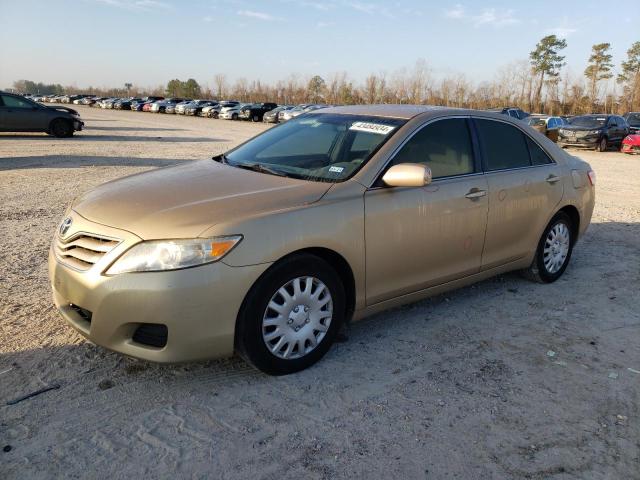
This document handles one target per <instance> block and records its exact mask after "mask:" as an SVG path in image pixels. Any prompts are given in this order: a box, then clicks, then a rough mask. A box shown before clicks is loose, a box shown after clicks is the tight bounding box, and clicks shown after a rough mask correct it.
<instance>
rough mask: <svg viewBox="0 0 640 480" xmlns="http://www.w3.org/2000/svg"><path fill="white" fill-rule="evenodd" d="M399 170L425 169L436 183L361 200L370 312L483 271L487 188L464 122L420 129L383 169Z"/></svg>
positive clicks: (380, 191)
mask: <svg viewBox="0 0 640 480" xmlns="http://www.w3.org/2000/svg"><path fill="white" fill-rule="evenodd" d="M400 163H425V164H426V165H428V166H429V167H430V168H431V170H432V175H433V181H432V182H431V184H429V185H427V186H425V187H413V188H409V187H406V188H399V187H395V188H389V187H385V186H384V185H383V184H382V183H381V182H380V181H378V183H376V184H374V187H373V188H371V189H369V190H368V191H367V192H366V193H365V244H366V291H367V303H368V304H375V303H378V302H381V301H384V300H387V299H391V298H394V297H397V296H400V295H403V294H407V293H411V292H415V291H418V290H421V289H424V288H428V287H430V286H434V285H438V284H442V283H445V282H448V281H451V280H454V279H457V278H461V277H464V276H467V275H471V274H474V273H477V272H478V271H479V269H480V261H481V255H482V248H483V243H484V235H485V228H486V221H487V210H488V207H487V205H488V202H487V196H486V194H487V183H486V180H485V178H484V175H482V173H481V171H480V165H479V162H477V157H476V152H475V151H474V148H473V142H472V137H471V135H470V128H469V124H468V119H466V118H447V119H440V120H436V121H434V122H433V123H430V124H428V125H426V126H423V127H421V129H419V130H418V131H417V132H416V133H415V134H414V135H413V136H412V137H411V138H410V139H409V140H408V141H406V142H405V143H404V145H403V146H402V147H401V148H400V149H399V150H398V152H397V153H396V154H395V155H394V156H393V158H392V159H391V161H390V162H389V164H388V165H387V168H389V167H391V166H392V165H396V164H400Z"/></svg>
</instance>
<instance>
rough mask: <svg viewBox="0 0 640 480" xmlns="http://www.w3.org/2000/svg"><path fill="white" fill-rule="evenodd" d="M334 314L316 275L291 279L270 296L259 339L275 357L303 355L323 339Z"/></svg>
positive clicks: (328, 298)
mask: <svg viewBox="0 0 640 480" xmlns="http://www.w3.org/2000/svg"><path fill="white" fill-rule="evenodd" d="M332 317H333V299H332V298H331V292H330V291H329V289H328V288H327V286H326V285H325V284H324V283H322V282H321V281H320V280H318V279H317V278H315V277H298V278H294V279H293V280H290V281H289V282H287V283H286V284H284V285H283V286H282V287H280V288H279V289H278V291H277V292H276V293H275V294H274V295H273V297H271V300H270V301H269V304H268V305H267V308H266V310H265V312H264V317H263V318H262V338H263V340H264V343H265V345H266V346H267V348H268V349H269V351H270V352H271V353H272V354H274V355H275V356H276V357H278V358H283V359H285V360H292V359H295V358H300V357H304V356H305V355H307V354H308V353H310V352H311V351H313V350H314V349H315V348H316V347H317V346H318V345H319V344H320V342H321V341H322V339H323V338H324V336H325V335H326V333H327V331H328V330H329V325H330V324H331V318H332Z"/></svg>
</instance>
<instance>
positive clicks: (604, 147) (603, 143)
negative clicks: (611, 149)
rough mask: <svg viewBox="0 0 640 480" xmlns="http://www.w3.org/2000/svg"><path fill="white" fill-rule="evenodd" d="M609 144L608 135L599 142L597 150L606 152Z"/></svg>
mask: <svg viewBox="0 0 640 480" xmlns="http://www.w3.org/2000/svg"><path fill="white" fill-rule="evenodd" d="M608 146H609V142H608V141H607V137H602V138H601V139H600V141H599V142H598V146H597V147H596V150H597V151H598V152H606V151H607V147H608Z"/></svg>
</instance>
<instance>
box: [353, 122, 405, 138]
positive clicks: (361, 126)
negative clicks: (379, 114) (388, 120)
mask: <svg viewBox="0 0 640 480" xmlns="http://www.w3.org/2000/svg"><path fill="white" fill-rule="evenodd" d="M394 128H396V127H394V126H391V125H383V124H381V123H369V122H355V123H353V125H351V127H349V130H356V131H358V132H368V133H377V134H379V135H387V134H388V133H389V132H391V131H393V129H394Z"/></svg>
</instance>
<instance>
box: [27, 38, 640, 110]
mask: <svg viewBox="0 0 640 480" xmlns="http://www.w3.org/2000/svg"><path fill="white" fill-rule="evenodd" d="M566 47H567V41H566V40H565V39H562V38H558V37H557V36H556V35H548V36H545V37H544V38H542V39H541V40H540V41H539V42H538V43H537V44H536V46H535V48H534V49H533V50H532V51H531V52H530V54H529V58H528V59H527V60H521V61H517V62H514V63H511V64H508V65H506V66H504V67H502V68H501V69H499V70H498V72H497V73H496V75H495V77H494V78H493V79H492V80H490V81H484V82H480V83H478V84H474V82H472V81H471V80H469V78H468V77H467V76H465V75H464V74H457V75H452V76H447V77H444V78H437V77H436V76H434V74H433V72H432V70H431V69H430V68H429V66H428V64H427V62H426V61H425V60H424V59H420V60H418V61H417V62H416V64H415V65H414V67H413V68H410V69H407V68H405V69H401V70H398V71H396V72H393V73H387V72H381V73H372V74H370V75H368V76H367V77H366V78H365V79H364V81H362V82H355V81H354V80H352V79H350V78H349V76H348V74H347V73H346V72H338V73H334V74H332V75H330V76H329V77H328V78H326V79H325V78H323V77H321V76H319V75H314V76H311V77H303V76H300V75H295V74H292V75H290V76H289V77H288V78H286V79H283V80H279V81H277V82H272V83H265V82H262V81H261V80H251V81H250V80H247V79H246V78H238V79H236V80H235V81H233V82H231V81H229V79H228V77H227V76H226V75H225V74H223V73H219V74H216V75H214V76H213V79H212V84H210V85H206V86H203V85H200V84H199V83H198V82H197V81H196V80H195V79H193V78H189V79H188V80H186V81H182V80H179V79H173V80H170V81H169V82H168V83H167V85H166V86H158V87H155V88H139V87H136V86H134V85H132V84H130V83H127V84H125V86H124V88H106V89H105V88H94V87H89V88H87V89H84V90H83V91H82V92H78V88H77V87H62V86H61V85H57V84H56V85H45V84H42V83H35V82H32V81H29V80H19V81H17V82H15V83H14V88H15V89H16V90H17V91H21V92H27V93H42V94H44V93H88V94H97V95H98V94H99V95H104V96H124V95H164V96H171V97H188V98H217V99H235V100H239V101H243V102H262V101H273V102H277V103H280V104H298V103H328V104H340V105H342V104H345V105H346V104H371V103H408V104H430V105H442V106H447V107H459V108H475V109H483V108H490V107H497V106H507V105H508V106H516V107H520V108H522V109H524V110H527V111H530V112H544V113H549V114H571V115H576V114H582V113H589V112H599V113H624V112H627V111H640V41H639V42H635V43H634V44H633V45H631V47H630V48H629V49H628V50H627V56H626V59H625V61H623V62H622V63H621V65H620V73H619V74H618V75H617V77H616V78H615V81H611V79H613V77H614V75H613V69H614V64H613V61H612V59H613V57H612V55H611V45H610V44H609V43H599V44H596V45H593V47H592V49H591V54H590V56H589V58H588V60H587V63H586V66H585V69H584V71H583V73H582V75H580V76H572V75H571V74H570V73H569V72H568V71H567V70H566V69H565V68H564V67H565V66H566V62H565V56H564V55H562V51H563V50H564V49H565V48H566Z"/></svg>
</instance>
